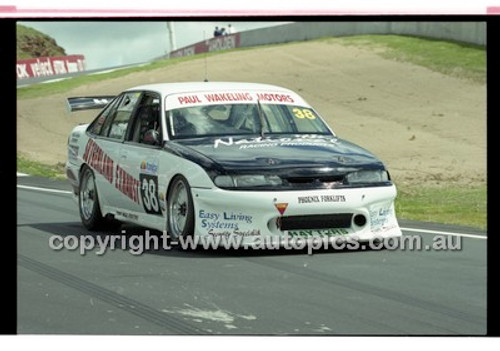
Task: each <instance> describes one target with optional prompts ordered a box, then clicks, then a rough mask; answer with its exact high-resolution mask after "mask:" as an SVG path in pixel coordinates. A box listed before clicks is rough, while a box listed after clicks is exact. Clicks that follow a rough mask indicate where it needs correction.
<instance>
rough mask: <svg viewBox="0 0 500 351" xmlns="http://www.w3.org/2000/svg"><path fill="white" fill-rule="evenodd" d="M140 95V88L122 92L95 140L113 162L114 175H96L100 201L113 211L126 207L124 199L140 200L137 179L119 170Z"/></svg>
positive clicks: (106, 210) (126, 200)
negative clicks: (124, 142) (134, 90)
mask: <svg viewBox="0 0 500 351" xmlns="http://www.w3.org/2000/svg"><path fill="white" fill-rule="evenodd" d="M140 95H141V93H140V92H125V93H123V94H122V95H121V97H120V98H119V99H118V100H117V101H116V103H115V104H114V106H113V107H112V108H111V109H110V111H109V112H108V113H107V115H106V119H105V121H104V123H103V125H102V127H101V130H100V133H99V135H98V136H97V137H95V138H94V141H95V143H96V144H97V146H98V147H99V148H100V149H101V151H99V152H101V153H102V157H103V159H104V158H105V159H106V160H107V162H108V163H110V164H111V166H109V165H108V169H109V168H112V169H113V171H112V175H111V177H110V176H109V175H107V176H106V177H104V176H96V183H97V186H98V191H99V196H100V200H101V203H102V205H103V206H108V208H107V209H105V212H108V211H110V212H113V213H114V212H115V209H116V208H121V207H123V206H124V203H127V202H129V201H138V197H137V196H134V189H133V187H134V185H137V184H138V181H137V182H136V183H134V182H133V179H132V178H131V177H127V176H126V174H124V173H123V172H121V171H120V168H119V166H120V162H121V157H122V153H121V151H122V145H123V141H124V140H125V136H126V133H127V130H128V129H129V122H130V121H131V117H132V115H133V112H134V111H135V108H136V107H137V102H138V101H139V98H140ZM98 157H99V156H98ZM96 173H99V172H96Z"/></svg>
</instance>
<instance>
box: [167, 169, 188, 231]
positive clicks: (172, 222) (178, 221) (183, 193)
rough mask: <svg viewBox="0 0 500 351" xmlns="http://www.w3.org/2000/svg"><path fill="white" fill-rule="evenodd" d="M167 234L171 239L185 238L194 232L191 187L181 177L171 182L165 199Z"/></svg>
mask: <svg viewBox="0 0 500 351" xmlns="http://www.w3.org/2000/svg"><path fill="white" fill-rule="evenodd" d="M167 205H168V213H167V227H168V234H169V235H170V237H171V238H172V239H174V240H175V239H178V238H179V237H187V236H191V235H193V232H194V206H193V198H192V196H191V187H190V186H189V183H188V181H187V180H186V178H184V177H183V176H177V177H175V178H174V180H173V181H172V185H171V187H170V191H169V192H168V197H167Z"/></svg>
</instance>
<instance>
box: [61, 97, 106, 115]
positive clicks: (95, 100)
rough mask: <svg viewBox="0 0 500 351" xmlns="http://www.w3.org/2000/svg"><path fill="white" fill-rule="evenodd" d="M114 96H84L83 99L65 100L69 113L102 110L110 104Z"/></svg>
mask: <svg viewBox="0 0 500 351" xmlns="http://www.w3.org/2000/svg"><path fill="white" fill-rule="evenodd" d="M115 97H116V96H114V95H100V96H84V97H69V98H67V99H66V101H67V103H68V110H69V112H74V111H82V110H91V109H99V108H103V107H104V106H106V105H107V104H109V103H110V102H111V100H113V99H114V98H115Z"/></svg>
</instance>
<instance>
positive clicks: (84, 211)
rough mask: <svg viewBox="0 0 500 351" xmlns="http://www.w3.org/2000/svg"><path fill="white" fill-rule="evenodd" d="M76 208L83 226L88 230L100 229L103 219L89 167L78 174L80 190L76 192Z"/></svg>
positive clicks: (93, 178) (92, 174)
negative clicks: (78, 210)
mask: <svg viewBox="0 0 500 351" xmlns="http://www.w3.org/2000/svg"><path fill="white" fill-rule="evenodd" d="M78 208H79V209H80V218H81V220H82V223H83V225H84V226H85V228H87V229H88V230H97V229H100V228H101V227H102V226H103V224H104V222H105V219H104V217H103V216H102V213H101V208H100V206H99V196H98V195H97V187H96V185H95V177H94V173H93V172H92V170H91V169H90V168H89V167H86V166H85V168H84V169H83V170H82V172H81V174H80V189H79V192H78Z"/></svg>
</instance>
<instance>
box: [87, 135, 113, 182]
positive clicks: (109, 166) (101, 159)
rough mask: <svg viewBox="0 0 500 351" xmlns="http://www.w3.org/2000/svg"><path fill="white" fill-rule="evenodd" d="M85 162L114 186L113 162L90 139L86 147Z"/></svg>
mask: <svg viewBox="0 0 500 351" xmlns="http://www.w3.org/2000/svg"><path fill="white" fill-rule="evenodd" d="M83 160H84V161H85V163H87V164H88V165H89V166H90V167H91V168H93V169H94V170H95V171H96V172H97V173H99V174H100V175H102V176H103V177H104V178H106V180H107V181H108V182H110V183H111V184H113V167H114V162H113V160H112V159H111V158H110V157H109V156H108V155H107V154H106V153H105V152H104V151H103V150H102V149H101V147H100V146H99V145H97V143H96V142H95V141H94V140H92V139H90V140H89V141H88V143H87V145H86V147H85V152H84V154H83Z"/></svg>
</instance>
